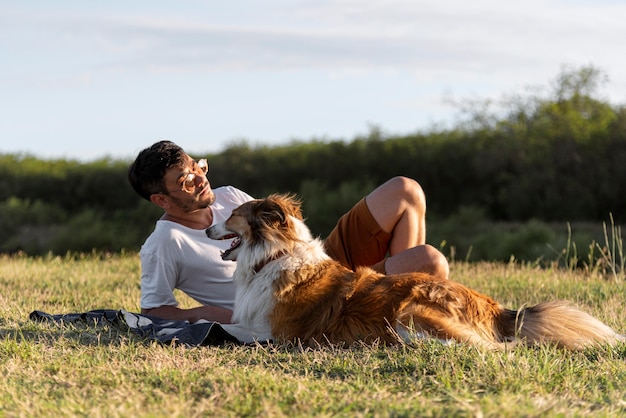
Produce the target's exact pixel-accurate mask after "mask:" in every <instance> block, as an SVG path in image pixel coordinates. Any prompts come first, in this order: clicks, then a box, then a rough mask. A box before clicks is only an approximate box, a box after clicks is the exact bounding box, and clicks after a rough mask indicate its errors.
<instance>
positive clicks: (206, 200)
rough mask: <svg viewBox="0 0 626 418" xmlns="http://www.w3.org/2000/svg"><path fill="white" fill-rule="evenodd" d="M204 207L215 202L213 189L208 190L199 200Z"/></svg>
mask: <svg viewBox="0 0 626 418" xmlns="http://www.w3.org/2000/svg"><path fill="white" fill-rule="evenodd" d="M198 203H199V204H200V206H201V207H202V208H208V207H209V206H211V205H212V204H213V203H215V193H213V190H210V189H209V190H207V191H206V192H204V193H203V194H202V195H201V199H200V201H199V202H198Z"/></svg>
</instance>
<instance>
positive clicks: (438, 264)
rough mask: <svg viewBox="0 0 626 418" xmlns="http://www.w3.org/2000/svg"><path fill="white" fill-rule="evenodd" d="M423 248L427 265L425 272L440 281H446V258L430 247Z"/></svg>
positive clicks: (447, 267)
mask: <svg viewBox="0 0 626 418" xmlns="http://www.w3.org/2000/svg"><path fill="white" fill-rule="evenodd" d="M424 247H425V251H426V253H427V254H428V257H427V258H428V263H427V265H425V270H426V272H427V273H429V274H432V275H433V276H436V277H440V278H442V279H448V277H449V276H450V266H449V265H448V260H447V259H446V257H445V256H444V255H443V253H442V252H441V251H439V250H437V249H436V248H435V247H433V246H432V245H429V244H426V245H425V246H424Z"/></svg>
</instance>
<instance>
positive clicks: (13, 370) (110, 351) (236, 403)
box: [0, 254, 626, 417]
mask: <svg viewBox="0 0 626 418" xmlns="http://www.w3.org/2000/svg"><path fill="white" fill-rule="evenodd" d="M452 275H453V277H454V279H456V280H458V281H461V282H463V283H466V284H468V285H470V286H473V287H475V288H477V289H479V290H481V291H483V292H486V293H489V294H490V295H492V296H494V297H496V298H497V299H498V300H500V301H502V302H505V303H506V304H507V305H511V306H519V305H522V304H529V303H530V304H532V303H536V302H538V301H542V300H546V299H553V298H566V299H570V300H573V301H575V302H576V303H578V304H579V305H581V306H582V307H583V308H584V309H586V310H588V311H589V312H591V313H593V314H595V315H597V316H598V317H600V318H601V319H603V320H605V321H606V322H608V323H609V324H610V325H612V326H614V327H615V328H617V329H618V330H620V331H622V332H624V330H626V318H625V317H624V314H623V305H624V302H625V298H626V297H625V296H624V295H626V292H625V290H626V289H625V285H624V283H623V282H622V283H616V282H614V281H609V280H604V279H601V278H598V277H586V276H585V275H583V274H582V273H577V272H573V271H566V270H540V269H538V268H535V267H532V266H521V265H516V264H509V265H505V264H490V263H483V264H464V263H455V264H453V265H452ZM138 300H139V261H138V258H137V255H136V254H124V255H99V254H92V255H87V256H82V257H48V258H45V257H44V258H28V257H20V256H15V257H0V301H1V302H2V303H1V305H0V310H1V312H0V371H1V373H2V375H3V378H2V379H1V380H0V416H9V417H13V416H55V417H58V416H90V417H99V416H103V417H111V416H123V417H126V416H146V417H165V416H167V417H172V416H179V417H195V416H498V417H501V416H505V417H506V416H515V417H517V416H594V417H595V416H606V417H609V416H611V417H614V416H620V415H621V416H626V402H625V401H624V399H626V388H624V382H626V346H625V345H622V346H619V347H617V348H613V349H610V348H599V349H594V350H588V351H585V352H580V353H570V352H565V351H562V350H558V349H555V348H553V347H540V348H535V349H530V348H525V347H515V348H514V349H511V350H510V351H506V352H496V353H493V352H484V351H480V350H477V349H474V348H471V347H467V346H463V345H457V346H443V345H441V344H439V343H437V342H434V341H423V342H419V343H417V344H415V345H414V346H399V347H383V346H374V347H366V346H359V345H357V346H354V347H352V348H351V349H339V348H334V347H331V348H325V349H320V350H309V349H302V348H299V347H294V346H266V347H261V346H255V347H240V346H235V345H227V346H223V347H198V348H185V347H180V346H163V345H159V344H157V343H154V342H146V341H142V340H140V339H139V338H138V337H136V336H135V335H133V334H131V333H130V332H129V331H128V330H127V329H125V328H123V327H121V326H112V325H107V326H91V325H86V324H74V325H65V326H57V325H54V324H47V323H35V322H32V321H30V320H29V319H28V314H29V313H30V312H31V311H33V310H43V311H46V312H49V313H68V312H82V311H87V310H92V309H98V308H108V309H121V308H124V309H127V310H129V311H137V310H138V309H139V307H138ZM184 303H185V304H190V303H191V302H190V301H189V300H186V299H185V302H184Z"/></svg>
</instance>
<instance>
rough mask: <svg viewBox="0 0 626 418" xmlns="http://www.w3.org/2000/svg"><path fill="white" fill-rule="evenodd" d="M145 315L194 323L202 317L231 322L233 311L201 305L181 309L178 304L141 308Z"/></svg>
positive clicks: (224, 322)
mask: <svg viewBox="0 0 626 418" xmlns="http://www.w3.org/2000/svg"><path fill="white" fill-rule="evenodd" d="M141 313H142V314H144V315H151V316H156V317H158V318H165V319H173V320H179V321H180V320H187V321H189V322H191V323H194V322H196V321H198V320H200V319H206V320H207V321H216V322H220V323H222V324H230V321H231V317H232V315H233V312H232V311H231V310H230V309H225V308H220V307H217V306H199V307H197V308H191V309H181V308H178V307H176V306H168V305H164V306H159V307H158V308H152V309H141Z"/></svg>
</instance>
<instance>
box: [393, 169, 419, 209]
mask: <svg viewBox="0 0 626 418" xmlns="http://www.w3.org/2000/svg"><path fill="white" fill-rule="evenodd" d="M388 183H389V185H390V187H392V188H393V189H394V192H395V193H396V194H397V195H398V196H401V198H402V199H403V200H405V201H406V202H408V203H409V204H411V205H412V206H415V207H418V208H425V207H426V194H425V193H424V190H423V189H422V186H420V184H419V183H418V182H417V181H416V180H414V179H412V178H409V177H404V176H397V177H393V178H392V179H391V180H389V182H388Z"/></svg>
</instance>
